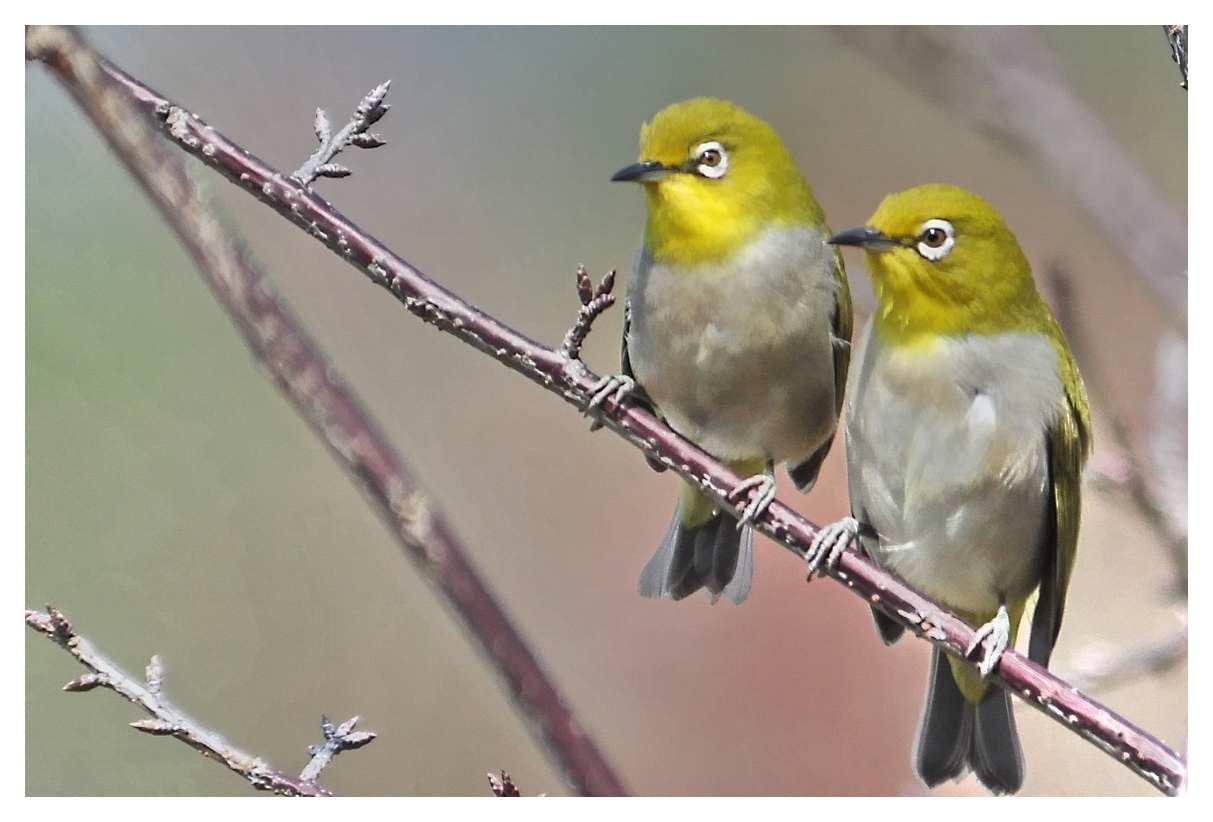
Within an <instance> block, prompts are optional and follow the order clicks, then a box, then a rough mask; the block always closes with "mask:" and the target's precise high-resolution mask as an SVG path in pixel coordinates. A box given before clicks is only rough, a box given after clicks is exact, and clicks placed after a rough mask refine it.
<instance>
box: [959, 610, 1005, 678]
mask: <svg viewBox="0 0 1213 822" xmlns="http://www.w3.org/2000/svg"><path fill="white" fill-rule="evenodd" d="M983 642H984V643H985V646H986V652H985V654H984V655H983V656H982V658H981V662H979V663H978V664H977V671H978V673H980V674H981V678H982V679H985V678H986V677H988V676H989V675H990V674H992V673H994V669H995V668H997V667H998V661H999V660H1000V659H1002V655H1003V652H1004V651H1006V650H1007V646H1009V645H1010V644H1011V615H1010V614H1008V613H1007V606H1006V603H1002V604H1000V605H999V606H998V613H997V614H995V615H994V618H993V619H991V620H990V621H989V622H987V623H986V624H985V625H982V626H981V627H980V628H978V629H977V633H976V634H975V635H974V636H973V641H972V642H971V643H969V647H968V649H967V650H965V656H972V655H973V652H974V651H976V650H977V647H978V646H979V645H981V644H982V643H983Z"/></svg>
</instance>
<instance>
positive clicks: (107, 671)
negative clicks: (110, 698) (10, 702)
mask: <svg viewBox="0 0 1213 822" xmlns="http://www.w3.org/2000/svg"><path fill="white" fill-rule="evenodd" d="M25 624H26V625H28V626H29V627H30V628H32V629H33V630H35V631H39V632H41V633H43V634H45V635H46V636H47V637H49V638H50V639H51V640H52V641H53V642H55V643H56V644H58V645H59V646H61V647H63V648H64V649H66V650H67V651H68V652H69V653H70V654H71V655H72V656H74V657H75V658H76V660H77V661H79V663H80V664H81V665H83V666H85V667H86V668H88V669H89V670H90V671H91V673H87V674H84V675H83V676H80V677H77V678H76V679H73V680H72V681H71V682H69V683H67V684H66V685H64V686H63V690H65V691H73V692H80V691H91V690H92V689H94V688H108V689H109V690H111V691H113V692H114V693H117V694H119V695H121V696H124V697H126V698H127V699H128V700H130V701H131V702H133V703H135V704H136V705H138V706H139V707H140V708H142V709H143V710H145V711H147V712H148V713H149V714H150V715H151V716H152V719H140V720H137V721H135V722H132V723H131V727H132V728H134V729H135V730H137V731H142V732H143V733H146V734H151V735H152V736H172V737H176V738H177V739H180V740H181V741H182V742H184V743H185V744H187V745H189V746H190V747H191V748H194V749H195V750H197V751H199V752H201V753H202V755H203V756H206V757H208V758H210V759H215V760H218V761H220V762H222V763H223V764H224V765H226V766H227V767H228V769H229V770H231V771H233V772H235V773H237V774H240V775H241V776H243V777H244V778H245V779H247V780H248V781H249V783H250V784H251V785H252V786H253V787H254V788H256V789H257V790H259V791H270V792H271V793H276V794H280V795H282V796H332V794H331V793H329V791H328V790H327V789H325V788H323V787H321V786H320V785H318V784H316V780H317V779H318V778H319V776H320V772H321V771H322V770H324V768H325V767H326V766H327V765H328V764H329V762H331V761H332V758H333V756H335V755H336V754H337V753H339V752H340V751H342V750H351V749H353V748H358V747H361V746H362V745H365V744H367V743H368V742H370V741H371V740H372V739H374V738H375V734H373V733H359V734H354V733H350V731H352V730H353V725H354V724H355V723H357V721H358V718H357V717H354V718H353V719H351V720H349V721H348V722H346V723H344V724H343V725H342V726H341V728H342V729H344V730H346V734H345V736H342V737H340V738H339V741H338V742H333V739H334V738H337V734H336V733H335V732H330V729H331V727H332V725H331V723H329V721H328V718H327V717H326V718H325V720H324V723H323V724H324V726H325V727H324V735H325V739H326V740H327V742H326V745H324V746H317V748H318V749H319V748H323V749H324V751H325V753H326V754H327V755H326V756H324V757H321V756H320V755H319V754H318V753H317V752H316V751H312V752H311V753H312V754H313V756H312V761H311V762H309V763H308V766H307V767H306V768H304V770H303V773H301V774H300V775H299V776H297V777H296V776H290V775H289V774H285V773H283V772H282V771H278V770H275V769H273V768H271V767H270V765H269V763H268V762H266V761H265V760H263V759H261V758H260V757H255V756H253V755H251V754H247V753H245V752H244V751H242V750H240V749H239V748H236V747H233V746H232V745H231V744H230V743H229V742H228V741H227V740H226V739H224V738H223V737H221V736H220V735H219V734H217V733H215V732H214V731H210V730H207V729H206V728H204V727H202V725H201V724H199V723H198V722H197V721H195V720H193V719H191V718H190V717H188V716H186V715H185V714H184V713H183V712H181V711H180V710H178V709H177V708H176V706H174V705H173V704H172V703H171V702H169V700H168V699H166V698H165V696H164V693H163V690H164V666H163V664H162V663H161V661H160V657H158V656H153V657H152V660H151V662H150V663H149V664H148V666H147V674H146V676H145V679H144V682H138V681H136V680H135V679H134V678H133V677H130V676H128V675H127V674H126V673H125V672H124V671H123V670H122V669H121V668H119V667H118V666H117V665H115V664H114V663H113V662H111V661H110V660H109V659H108V658H107V657H106V656H104V655H103V654H101V653H100V652H98V651H97V649H96V648H94V647H93V645H92V643H91V642H89V641H88V640H87V639H85V638H84V637H82V636H80V634H78V633H76V629H75V627H73V626H72V623H71V622H69V621H68V619H67V617H65V616H64V615H63V613H62V612H60V611H59V610H57V609H55V608H52V607H50V606H49V605H48V606H47V608H46V612H45V613H43V612H41V611H26V612H25ZM346 726H349V727H348V728H346ZM330 748H331V750H330Z"/></svg>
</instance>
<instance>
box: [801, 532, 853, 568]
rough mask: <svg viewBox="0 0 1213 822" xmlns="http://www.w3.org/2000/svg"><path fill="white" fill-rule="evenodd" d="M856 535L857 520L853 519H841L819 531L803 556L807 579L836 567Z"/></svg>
mask: <svg viewBox="0 0 1213 822" xmlns="http://www.w3.org/2000/svg"><path fill="white" fill-rule="evenodd" d="M858 535H859V520H857V519H855V517H843V518H842V519H840V520H838V522H831V523H830V524H829V525H827V526H825V527H824V528H822V529H821V530H819V531H818V532H817V535H816V536H815V537H813V542H812V543H810V544H809V550H808V552H807V553H805V555H804V558H805V560H806V561H807V563H808V566H809V577H808V578H809V579H812V578H813V574H816V573H821V574H822V575H824V574H825V569H829V570H833V569H834V568H835V567H837V565H838V558H839V557H841V556H842V552H843V551H845V550H846V547H847V546H848V545H850V544H851V540H853V539H855V537H856V536H858Z"/></svg>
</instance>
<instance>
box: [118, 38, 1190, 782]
mask: <svg viewBox="0 0 1213 822" xmlns="http://www.w3.org/2000/svg"><path fill="white" fill-rule="evenodd" d="M101 65H102V67H103V70H104V71H105V72H106V73H107V74H108V75H109V76H110V77H112V78H113V79H114V80H115V81H116V82H118V83H120V84H121V85H122V86H123V87H124V88H125V89H126V91H127V93H128V94H129V95H130V96H131V97H132V99H134V100H135V101H136V102H137V104H138V105H139V106H140V107H141V108H142V109H143V110H144V112H145V113H146V114H148V115H149V116H150V117H152V118H153V119H154V120H155V121H156V122H158V123H160V124H161V127H162V128H164V129H165V130H166V132H167V134H168V136H169V138H170V139H171V140H172V141H174V142H176V143H177V144H178V145H179V146H180V147H182V148H183V149H184V150H185V151H187V152H189V153H191V154H193V155H194V156H196V157H198V158H200V159H202V160H203V162H205V163H207V164H208V165H210V166H211V167H212V168H214V169H215V170H216V171H218V172H219V173H220V174H222V175H223V176H225V177H226V178H228V179H229V180H230V181H232V182H234V183H235V184H236V185H238V186H239V187H241V188H243V189H245V190H246V191H248V192H250V193H252V194H254V195H255V196H257V197H258V198H259V199H261V200H262V201H264V202H265V203H267V204H268V205H269V206H270V207H271V208H273V209H274V210H275V211H277V212H278V213H279V214H281V215H282V216H284V217H286V218H287V219H289V220H291V221H292V222H294V223H296V224H298V225H300V226H302V227H303V228H304V229H305V230H307V231H308V232H309V233H310V234H311V235H312V236H314V237H315V238H316V239H318V240H320V241H321V242H322V243H323V244H324V245H325V246H326V247H328V248H329V249H330V250H332V251H333V252H334V253H336V254H338V255H339V256H340V257H341V258H342V259H344V260H346V261H347V262H349V263H350V264H352V265H354V266H355V267H357V268H358V269H359V270H361V271H362V272H363V273H365V274H366V275H367V276H368V277H370V278H371V280H372V281H373V282H375V283H376V284H378V285H381V286H383V287H384V288H386V289H388V290H389V291H390V292H391V293H392V294H393V295H394V296H395V297H396V298H397V299H398V300H399V301H400V302H402V303H403V304H404V306H405V307H406V308H407V309H408V310H409V311H410V312H412V313H414V314H416V315H417V316H419V317H421V318H422V319H424V320H425V321H426V322H429V323H431V324H433V325H434V326H436V327H437V328H439V329H441V330H443V331H446V332H447V333H449V334H451V335H453V336H455V337H457V338H459V339H460V340H462V341H463V342H465V343H467V344H469V345H471V346H473V347H474V348H476V349H478V350H480V351H483V352H485V353H486V354H488V355H489V356H492V357H493V358H494V359H496V360H498V361H499V362H501V363H502V364H503V365H506V366H507V367H509V368H511V369H513V370H515V371H518V372H519V373H521V374H523V375H524V376H526V377H527V378H528V379H530V380H532V381H533V382H535V383H537V384H539V385H541V386H543V387H544V388H545V389H546V390H548V391H551V392H553V393H555V394H557V395H558V396H560V397H562V398H563V399H565V401H567V402H569V403H570V404H572V405H574V406H576V407H578V408H584V407H585V405H586V403H587V401H588V398H589V396H590V394H591V392H592V390H593V388H594V385H595V384H596V383H597V382H598V379H599V378H598V376H597V375H595V374H593V373H592V372H591V371H590V370H589V369H588V368H586V367H585V366H584V365H583V364H582V363H581V362H579V361H577V360H575V359H572V358H570V357H569V356H568V355H567V354H566V353H565V352H563V351H561V350H559V349H554V348H550V347H547V346H544V345H541V344H539V343H537V342H535V341H534V340H531V339H529V338H527V337H525V336H523V335H522V334H520V333H518V332H517V331H515V330H513V329H512V328H510V327H508V326H506V325H505V324H503V323H501V322H500V321H498V320H497V319H495V318H494V317H492V316H490V315H488V314H486V313H484V312H482V311H480V310H479V309H477V308H475V307H474V306H471V305H470V304H468V303H466V302H465V301H463V300H462V299H460V298H459V297H458V296H457V295H455V294H454V293H452V292H450V291H448V290H447V289H445V288H443V287H442V286H440V285H438V284H437V283H436V282H434V281H433V280H431V279H430V278H429V277H427V276H426V275H425V274H423V273H422V272H420V271H418V270H417V269H416V268H414V267H413V266H411V265H409V264H408V263H407V262H406V261H405V260H403V259H402V258H400V257H399V256H397V255H396V254H394V253H392V252H391V251H390V250H389V249H388V248H386V247H385V246H384V245H383V244H381V243H380V242H379V241H378V240H376V239H375V238H374V237H371V236H370V235H368V234H366V233H365V232H363V231H361V230H360V229H359V228H358V227H357V226H356V225H354V224H353V223H351V222H350V221H349V220H347V219H346V218H345V217H344V216H342V215H341V214H340V213H339V212H337V211H336V210H335V209H333V208H332V207H331V206H330V205H328V203H326V202H324V201H323V200H322V199H320V198H319V197H317V196H316V195H315V194H314V193H313V192H310V191H307V190H305V189H303V188H302V187H300V186H299V185H298V184H296V183H294V182H292V181H290V180H289V179H288V178H286V177H285V176H284V175H282V174H281V173H279V172H277V171H275V170H274V169H273V168H271V167H269V166H267V165H266V164H264V163H262V162H261V161H260V160H258V159H257V158H256V157H254V156H252V155H251V154H249V153H247V152H245V151H244V150H243V149H241V148H240V147H238V146H236V145H235V144H233V143H232V142H231V141H229V140H228V139H227V138H225V137H224V136H223V135H221V134H219V133H218V132H216V131H215V130H214V129H212V128H210V127H209V126H207V125H206V124H205V123H203V122H201V121H200V120H198V119H197V118H196V117H194V116H193V115H191V114H190V113H189V112H187V111H185V110H184V109H181V108H179V107H177V106H175V105H173V104H172V103H170V102H169V101H168V100H165V99H164V98H162V97H160V96H159V95H158V94H156V93H155V92H153V91H151V90H150V89H148V88H146V87H145V86H143V85H142V84H140V83H138V82H137V81H135V80H134V79H132V78H130V77H129V76H127V75H126V74H124V73H123V72H121V71H120V70H118V69H117V68H115V67H113V66H111V65H109V64H108V63H105V62H102V63H101ZM600 413H601V418H602V421H603V423H604V424H605V426H606V427H609V428H611V429H612V430H613V431H615V432H616V433H618V434H619V435H620V436H622V437H623V438H624V439H626V440H627V441H629V442H631V443H632V444H633V445H635V446H637V447H638V448H640V449H641V450H642V451H643V452H644V453H645V454H646V455H647V456H649V457H651V458H653V459H655V460H657V461H658V462H660V463H661V464H663V465H666V466H667V467H669V468H672V469H674V470H675V471H676V472H677V473H678V474H680V475H681V476H683V477H684V478H686V479H687V480H688V481H690V482H692V483H694V484H695V485H696V486H697V487H698V488H699V489H700V490H702V491H703V492H704V493H707V494H709V495H710V496H712V497H713V498H714V499H715V500H716V501H717V502H718V503H719V504H721V505H723V506H725V507H727V508H729V509H731V510H734V511H739V508H740V507H743V506H744V504H745V502H746V500H744V499H741V500H736V501H733V500H729V499H728V498H727V496H726V495H727V494H728V493H729V491H730V490H731V489H732V488H734V487H735V486H736V485H737V484H738V483H739V482H741V480H742V478H741V477H740V476H738V475H737V474H736V473H735V472H733V471H732V470H730V469H729V468H728V467H727V466H725V465H724V464H722V463H721V462H719V461H717V460H715V459H713V458H712V457H711V456H709V455H708V454H706V453H705V452H704V451H702V450H700V449H699V448H698V447H696V446H695V445H693V444H692V443H690V442H688V441H687V440H685V439H683V438H681V437H680V436H678V434H676V433H675V432H674V431H672V430H671V429H670V428H668V427H667V426H665V425H664V424H663V423H661V421H660V420H658V419H657V418H656V417H654V416H653V414H651V413H650V412H649V411H647V410H646V409H644V408H641V407H638V406H635V405H633V404H631V403H630V401H628V400H626V399H625V400H623V401H622V402H619V401H616V400H614V399H608V400H607V401H606V402H605V403H603V406H602V408H601V412H600ZM754 524H755V527H756V528H758V529H759V530H761V531H762V532H763V533H765V534H767V535H768V536H770V537H772V538H773V539H775V540H776V541H777V542H779V543H781V544H782V545H784V546H785V547H787V548H788V549H789V550H792V551H794V552H796V553H797V554H799V555H801V556H803V555H804V554H805V552H806V551H807V549H808V546H809V544H810V543H811V541H812V537H813V536H814V534H815V532H816V527H815V526H814V525H813V524H812V523H810V522H809V521H808V520H806V519H804V518H803V517H801V516H800V515H799V514H797V513H796V512H795V511H793V510H792V509H791V508H789V507H787V506H786V505H784V504H783V503H782V502H780V501H778V500H776V501H775V502H773V503H772V504H771V505H770V506H769V507H768V508H767V509H766V511H765V512H764V513H763V515H762V516H761V517H760V518H759V519H758V521H757V522H755V523H754ZM832 575H833V576H834V577H836V578H837V579H838V580H839V581H840V582H842V583H844V584H845V585H846V586H847V587H848V588H850V589H852V590H854V591H855V592H856V593H857V594H859V595H861V596H863V598H864V599H865V601H866V602H868V603H870V604H872V605H875V606H876V607H879V608H881V609H882V610H884V611H885V612H886V613H888V614H889V615H890V616H891V617H893V618H894V619H896V620H897V621H898V622H900V623H901V624H902V625H904V626H906V627H907V628H909V629H910V630H912V631H913V632H915V633H916V634H918V635H919V636H923V637H926V638H927V639H929V640H931V641H932V642H934V643H936V644H937V645H939V646H940V647H942V648H944V649H945V650H946V651H948V652H949V653H952V654H954V655H957V656H962V657H963V656H964V655H965V652H966V649H967V648H968V647H969V646H970V645H971V644H972V642H973V639H974V630H973V627H972V626H970V625H968V624H967V623H965V622H964V621H963V620H961V619H960V618H959V617H957V616H955V615H954V614H952V613H950V612H949V611H947V610H946V609H944V608H941V607H940V606H939V605H938V604H936V603H934V602H931V601H930V600H928V599H926V598H924V597H923V596H921V595H920V594H918V593H917V592H915V591H913V590H912V589H910V588H909V587H907V586H906V585H905V584H904V583H902V582H901V581H900V580H898V579H897V578H896V577H894V576H892V575H891V574H889V573H887V572H885V571H884V570H882V569H880V568H879V567H877V566H876V565H875V564H873V563H872V562H871V561H869V560H867V559H866V558H865V557H863V556H862V555H860V554H859V553H857V552H856V551H855V550H853V549H848V550H847V551H846V552H844V553H843V555H842V557H841V559H840V560H839V562H838V565H837V568H836V570H834V571H833V572H832ZM993 679H994V681H996V682H998V683H999V684H1001V685H1002V686H1003V687H1005V688H1007V690H1009V691H1011V692H1013V693H1015V694H1016V695H1017V696H1019V697H1020V698H1021V699H1023V700H1024V701H1026V702H1027V703H1028V704H1030V705H1032V706H1033V707H1035V708H1036V709H1037V710H1040V711H1041V712H1043V713H1044V714H1045V715H1047V716H1050V717H1052V718H1053V719H1054V720H1055V721H1057V722H1059V723H1060V724H1061V725H1063V726H1064V727H1066V728H1069V729H1070V730H1071V731H1072V732H1074V733H1077V734H1079V735H1080V736H1082V737H1083V738H1084V739H1086V740H1088V741H1089V742H1091V743H1092V744H1093V745H1095V746H1096V747H1098V748H1100V749H1101V750H1103V751H1105V752H1106V753H1108V754H1109V755H1110V756H1112V757H1113V758H1115V759H1117V760H1118V761H1120V762H1122V763H1123V764H1124V765H1125V766H1126V767H1128V768H1130V769H1131V770H1133V771H1134V772H1136V773H1138V774H1139V775H1140V776H1142V777H1143V778H1144V779H1146V780H1147V781H1148V782H1149V783H1150V784H1152V785H1154V786H1155V787H1156V788H1157V789H1158V790H1160V791H1162V792H1163V793H1166V794H1175V793H1177V792H1178V791H1179V790H1180V787H1181V785H1182V784H1183V782H1184V779H1185V777H1186V764H1185V763H1184V761H1183V759H1182V758H1181V757H1180V756H1179V754H1177V753H1176V752H1175V751H1173V750H1172V749H1170V748H1168V747H1167V746H1166V745H1164V744H1162V743H1161V742H1159V741H1158V740H1157V739H1155V738H1154V737H1153V736H1152V735H1150V734H1149V733H1147V732H1146V731H1144V730H1142V729H1140V728H1138V727H1136V726H1134V725H1132V724H1131V723H1129V722H1127V721H1126V720H1125V719H1123V718H1122V717H1120V716H1118V715H1117V714H1116V713H1114V712H1113V711H1111V710H1110V709H1108V708H1107V707H1106V706H1103V705H1101V704H1100V703H1098V702H1096V701H1095V700H1092V699H1090V698H1089V697H1087V696H1085V695H1083V694H1082V693H1080V692H1078V691H1077V690H1076V689H1074V688H1072V687H1071V686H1069V685H1068V684H1067V683H1065V682H1063V681H1061V680H1059V679H1058V678H1057V677H1055V676H1053V675H1052V674H1050V673H1048V672H1047V671H1045V670H1044V669H1042V668H1040V667H1039V666H1037V665H1035V664H1034V663H1032V662H1030V661H1029V660H1028V659H1027V658H1026V657H1024V656H1023V655H1021V654H1018V653H1016V652H1011V651H1009V652H1007V653H1006V654H1004V656H1003V657H1002V660H1001V662H1000V664H999V667H998V668H997V669H996V671H995V674H994V677H993Z"/></svg>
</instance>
